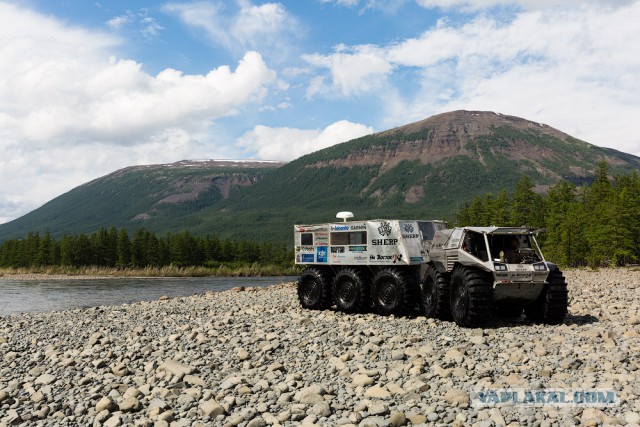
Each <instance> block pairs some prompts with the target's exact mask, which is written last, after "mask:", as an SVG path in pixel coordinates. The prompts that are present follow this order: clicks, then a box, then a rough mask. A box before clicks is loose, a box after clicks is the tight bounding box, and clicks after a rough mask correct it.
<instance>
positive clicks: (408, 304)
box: [373, 268, 417, 316]
mask: <svg viewBox="0 0 640 427" xmlns="http://www.w3.org/2000/svg"><path fill="white" fill-rule="evenodd" d="M416 299H417V291H416V283H415V280H414V279H413V277H412V276H411V274H409V273H408V272H405V271H402V270H400V269H397V268H383V269H382V270H380V271H379V272H378V274H376V276H375V277H374V279H373V306H374V307H375V309H376V311H377V312H378V313H380V314H382V315H385V316H388V315H391V314H395V315H402V314H406V313H409V312H411V311H412V309H413V308H414V307H415V305H416Z"/></svg>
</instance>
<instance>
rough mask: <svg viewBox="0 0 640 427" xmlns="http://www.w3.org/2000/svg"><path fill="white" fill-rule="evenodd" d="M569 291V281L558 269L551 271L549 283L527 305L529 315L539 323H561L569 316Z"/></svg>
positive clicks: (526, 309) (526, 311)
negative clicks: (535, 298)
mask: <svg viewBox="0 0 640 427" xmlns="http://www.w3.org/2000/svg"><path fill="white" fill-rule="evenodd" d="M568 305H569V291H568V290H567V281H566V279H565V278H564V276H563V275H562V272H561V271H560V270H558V269H556V270H553V271H551V272H550V273H549V277H548V278H547V284H546V285H545V287H544V289H543V290H542V293H541V294H540V296H539V297H538V299H537V300H535V301H534V302H533V303H532V304H530V305H528V306H526V307H525V309H524V312H525V313H526V315H527V317H528V318H529V319H531V320H533V321H534V322H537V323H546V324H548V325H559V324H560V323H562V322H564V319H565V317H566V316H567V307H568Z"/></svg>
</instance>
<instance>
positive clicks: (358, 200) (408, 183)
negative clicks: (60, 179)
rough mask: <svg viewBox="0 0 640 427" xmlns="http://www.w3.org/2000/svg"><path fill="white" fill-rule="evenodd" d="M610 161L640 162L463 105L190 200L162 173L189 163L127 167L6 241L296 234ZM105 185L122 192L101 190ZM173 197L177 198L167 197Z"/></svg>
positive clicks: (431, 210) (618, 165) (444, 208)
mask: <svg viewBox="0 0 640 427" xmlns="http://www.w3.org/2000/svg"><path fill="white" fill-rule="evenodd" d="M292 143H295V141H292ZM603 159H604V160H606V161H607V162H609V164H610V166H611V171H612V172H613V173H618V172H629V171H631V170H637V169H640V158H638V157H636V156H632V155H630V154H626V153H622V152H619V151H616V150H613V149H609V148H602V147H597V146H594V145H591V144H589V143H587V142H584V141H580V140H578V139H576V138H573V137H571V136H570V135H567V134H566V133H563V132H561V131H559V130H557V129H554V128H552V127H549V126H547V125H545V124H541V123H536V122H532V121H529V120H525V119H522V118H518V117H514V116H507V115H502V114H497V113H493V112H483V111H454V112H450V113H445V114H439V115H436V116H433V117H430V118H428V119H426V120H422V121H420V122H416V123H412V124H408V125H405V126H401V127H398V128H394V129H391V130H388V131H384V132H380V133H376V134H372V135H368V136H364V137H362V138H358V139H354V140H351V141H348V142H345V143H342V144H338V145H335V146H333V147H329V148H326V149H324V150H320V151H317V152H315V153H312V154H309V155H306V156H303V157H300V158H299V159H297V160H294V161H292V162H290V163H287V164H285V165H283V166H280V165H269V166H271V167H270V168H268V167H267V168H265V167H264V164H260V167H258V168H256V169H254V170H252V171H251V172H254V173H256V174H257V176H256V179H255V180H253V181H252V179H251V178H249V175H246V176H245V175H243V176H244V178H239V177H238V178H237V179H239V180H240V181H242V182H245V183H248V182H249V181H251V182H255V183H253V184H252V185H245V186H240V185H239V182H240V181H233V182H236V183H237V184H230V187H229V188H230V189H233V190H230V191H229V192H228V193H224V192H222V191H219V190H220V189H219V187H217V186H211V185H209V186H208V187H207V189H208V190H207V191H208V192H207V191H203V192H201V193H198V194H199V196H198V198H196V199H193V198H191V199H189V197H190V196H185V197H187V199H183V195H184V194H193V193H194V190H189V191H186V190H184V191H183V190H181V191H182V192H176V191H175V188H176V186H177V185H178V184H179V183H180V182H181V181H180V180H179V179H177V178H175V177H174V178H173V180H165V181H163V180H162V179H161V178H160V177H163V176H165V175H171V171H172V168H178V169H179V167H175V166H166V165H165V166H157V167H150V168H149V169H145V168H144V167H136V168H134V169H133V170H129V169H124V170H122V171H118V172H116V173H114V174H112V175H108V176H107V177H104V178H100V179H98V180H95V181H92V182H91V183H88V184H85V185H84V186H81V187H78V188H76V189H74V190H72V191H71V192H69V193H67V194H66V195H63V196H61V197H59V198H57V199H54V200H52V201H51V202H50V203H48V204H47V205H45V206H43V207H42V208H40V209H37V210H35V211H34V212H32V213H30V214H28V215H25V216H24V217H22V218H20V219H17V220H15V221H12V222H10V223H8V224H4V225H2V226H0V239H3V238H6V237H8V236H10V235H11V236H16V235H24V233H25V231H26V230H29V229H32V230H43V229H46V228H48V229H50V230H52V232H55V233H63V232H71V231H92V230H94V229H95V228H97V227H99V226H111V225H116V226H121V227H127V228H136V227H142V226H144V227H146V228H149V229H153V230H157V231H167V230H172V231H179V230H184V229H188V230H190V231H192V232H194V233H197V234H211V233H216V234H222V235H226V236H231V237H237V238H245V239H251V240H279V241H289V240H290V239H291V236H290V234H291V233H290V232H291V226H292V224H294V223H310V222H316V221H331V220H333V218H334V217H335V213H336V212H338V211H341V210H351V211H353V212H354V213H355V214H356V218H383V217H386V218H393V217H405V218H449V219H452V218H453V214H454V212H455V211H456V209H457V208H458V207H459V206H461V204H462V203H464V201H468V200H470V199H471V198H472V197H473V196H474V195H477V194H484V193H486V192H498V191H500V190H502V189H512V188H513V187H514V185H515V183H516V182H517V181H518V180H519V179H520V178H521V177H522V176H523V175H525V174H527V175H529V177H530V178H531V179H532V181H533V182H534V183H535V184H536V185H537V188H538V189H539V190H540V191H544V189H545V188H546V187H548V186H549V185H551V184H553V183H555V182H558V181H560V180H568V181H572V182H575V183H578V184H580V183H582V182H588V181H590V180H592V179H593V177H594V171H595V168H596V165H597V163H598V162H599V161H600V160H603ZM274 166H279V167H274ZM154 168H156V169H155V172H153V173H149V172H150V171H151V170H154ZM182 169H184V168H182ZM206 170H207V168H206V167H204V165H203V168H202V170H201V171H200V172H201V173H202V174H203V175H206V176H208V177H209V178H207V179H208V180H209V181H207V182H213V180H214V178H212V177H213V176H214V175H215V174H213V175H211V172H206ZM235 170H236V172H237V173H241V172H240V171H242V173H243V174H246V173H249V172H247V169H246V168H244V169H235ZM231 171H233V169H231V170H225V172H224V173H233V172H231ZM145 172H146V174H145ZM135 173H138V174H139V175H135ZM215 173H222V172H221V171H218V172H215ZM207 174H209V175H207ZM134 176H135V177H134ZM192 179H196V178H195V177H194V178H192ZM225 179H230V178H228V177H227V178H225ZM243 179H244V181H243ZM194 182H195V181H194ZM109 183H110V184H109ZM196 187H197V185H196ZM196 187H193V185H192V187H189V188H196ZM105 188H112V190H111V191H107V193H103V192H104V191H105ZM198 188H199V187H198ZM116 189H117V191H115V190H116ZM167 190H170V191H169V193H171V194H168V193H164V192H166V191H167ZM101 191H102V192H101ZM196 192H197V191H196ZM105 194H106V196H108V197H109V200H110V201H109V202H107V201H105V200H104V198H105ZM200 195H202V196H200ZM226 195H228V197H225V196H226ZM167 197H169V199H170V200H171V201H173V203H171V204H169V205H166V206H165V205H164V204H163V203H162V200H166V198H167ZM191 197H192V196H191ZM54 208H55V209H54ZM89 213H90V214H89ZM14 223H18V224H21V226H20V227H19V228H18V227H17V226H16V224H14ZM72 224H74V227H73V228H71V225H72Z"/></svg>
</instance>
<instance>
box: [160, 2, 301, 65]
mask: <svg viewBox="0 0 640 427" xmlns="http://www.w3.org/2000/svg"><path fill="white" fill-rule="evenodd" d="M163 10H164V11H165V12H167V13H169V14H172V15H176V16H178V17H179V18H180V20H181V21H182V22H184V23H185V24H187V25H188V26H191V27H194V28H197V29H199V30H203V31H204V32H205V33H206V34H207V36H208V37H209V39H210V40H211V41H212V42H213V43H215V44H216V45H218V46H222V47H224V48H225V49H227V50H229V51H232V52H243V51H245V50H246V49H254V50H257V51H260V52H263V53H264V52H265V51H267V52H271V51H277V53H278V55H280V56H282V55H283V53H284V52H285V51H286V50H288V48H289V47H290V46H291V39H290V38H289V36H292V35H293V36H296V35H298V34H299V33H300V32H301V28H300V26H299V25H298V22H297V21H296V19H295V18H294V17H293V16H291V15H290V14H289V13H288V12H287V10H286V9H285V7H284V6H283V5H282V4H281V3H264V4H261V5H254V4H252V3H251V2H250V1H249V0H236V1H235V7H234V6H232V4H231V2H222V1H197V2H192V3H170V4H167V5H165V6H164V7H163Z"/></svg>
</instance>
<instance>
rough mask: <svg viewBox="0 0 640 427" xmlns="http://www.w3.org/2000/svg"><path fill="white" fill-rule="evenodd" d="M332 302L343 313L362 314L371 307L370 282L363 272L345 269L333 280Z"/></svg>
mask: <svg viewBox="0 0 640 427" xmlns="http://www.w3.org/2000/svg"><path fill="white" fill-rule="evenodd" d="M333 300H334V301H335V303H336V307H337V308H338V310H340V311H344V312H345V313H363V312H366V311H368V310H369V308H370V307H371V280H370V276H369V275H368V274H366V272H364V271H358V270H356V269H353V268H345V269H344V270H342V271H340V272H339V273H338V274H337V275H336V277H335V279H334V280H333Z"/></svg>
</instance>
